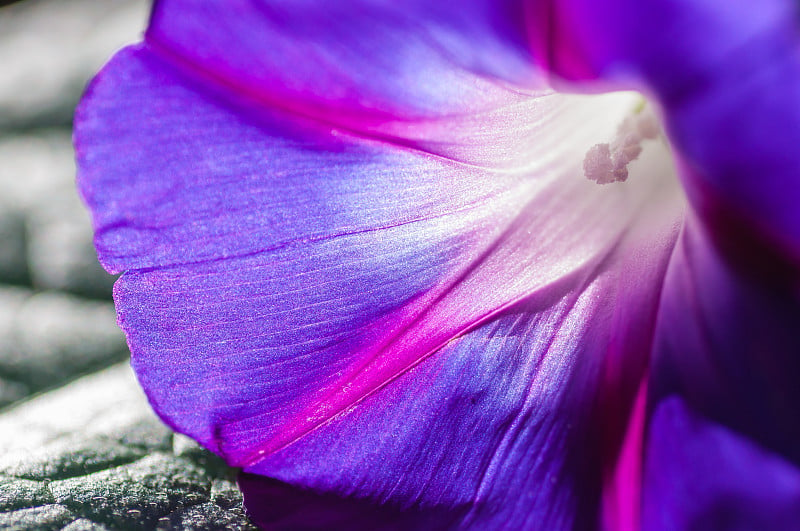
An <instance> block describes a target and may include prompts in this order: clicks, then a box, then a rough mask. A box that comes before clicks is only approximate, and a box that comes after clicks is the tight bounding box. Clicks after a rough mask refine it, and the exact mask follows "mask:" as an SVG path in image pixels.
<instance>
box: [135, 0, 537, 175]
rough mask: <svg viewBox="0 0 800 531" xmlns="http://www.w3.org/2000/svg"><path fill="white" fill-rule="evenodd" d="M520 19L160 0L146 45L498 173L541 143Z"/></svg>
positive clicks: (418, 6)
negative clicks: (532, 109)
mask: <svg viewBox="0 0 800 531" xmlns="http://www.w3.org/2000/svg"><path fill="white" fill-rule="evenodd" d="M521 12H522V7H521V6H520V5H519V3H518V2H517V1H516V0H502V1H494V0H471V1H469V2H460V3H458V4H452V3H440V2H428V1H426V0H413V1H411V2H404V3H403V5H402V7H400V6H399V5H398V4H397V3H396V2H390V1H372V0H352V1H341V2H325V1H307V0H306V1H302V2H292V1H288V2H286V1H284V2H263V1H257V0H234V1H226V2H201V3H198V2H190V1H186V0H161V1H160V2H157V3H156V6H155V8H154V12H153V18H152V22H151V25H150V28H149V29H148V32H147V35H146V42H147V43H148V46H149V47H151V48H152V49H154V50H156V51H157V52H158V53H159V54H160V55H161V56H162V57H168V58H170V60H172V61H174V62H175V63H179V64H180V65H182V67H183V68H185V69H187V70H191V71H193V72H194V73H195V74H196V75H199V76H200V77H205V78H207V79H211V80H213V81H214V82H215V83H219V84H222V85H224V86H226V87H228V88H230V89H233V90H234V91H235V92H238V93H240V94H246V95H247V96H248V97H250V98H251V99H253V100H256V101H259V102H261V103H262V104H265V105H266V106H269V107H272V108H282V109H288V110H291V111H292V113H294V114H298V115H305V116H310V117H312V118H313V119H314V120H317V121H322V122H325V123H328V124H330V125H331V126H332V127H336V128H338V129H341V130H348V131H353V132H356V133H358V134H360V135H366V136H370V137H377V138H384V139H385V138H388V139H391V140H392V141H393V142H399V143H402V144H406V145H411V146H414V147H418V148H421V149H424V150H426V151H430V152H433V153H437V154H441V155H445V156H447V157H448V158H454V159H457V160H462V161H466V162H470V163H473V164H478V165H492V166H497V165H500V164H502V165H508V164H510V163H513V162H519V161H523V162H524V161H525V160H526V156H527V148H528V147H529V145H530V144H531V136H532V135H534V136H535V138H534V139H533V140H534V141H538V139H539V137H538V135H537V133H536V126H537V124H536V123H535V122H531V121H530V120H528V118H530V107H531V106H535V105H536V102H535V101H534V100H533V99H532V98H531V96H532V95H535V94H536V92H527V91H522V90H520V88H519V87H520V86H521V84H524V85H525V86H529V87H533V86H534V84H536V82H537V81H538V86H539V87H540V88H541V87H542V83H541V79H537V77H536V73H535V72H534V71H533V69H532V63H531V62H530V58H529V48H528V46H527V44H526V41H525V34H524V28H523V18H522V17H521V16H518V13H521ZM507 81H511V82H512V83H514V85H510V84H508V83H507ZM454 117H458V118H459V119H458V120H457V121H456V120H453V118H454ZM501 124H502V127H497V125H501Z"/></svg>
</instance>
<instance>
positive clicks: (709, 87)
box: [532, 0, 800, 278]
mask: <svg viewBox="0 0 800 531" xmlns="http://www.w3.org/2000/svg"><path fill="white" fill-rule="evenodd" d="M534 5H535V6H540V7H537V9H538V10H539V11H541V13H545V14H546V15H547V16H539V17H538V18H534V19H532V21H533V30H532V32H533V35H534V38H533V40H532V44H533V46H534V50H535V53H534V55H535V56H536V57H537V60H538V61H539V62H540V63H542V64H544V65H545V66H546V67H547V68H548V69H549V71H550V72H551V74H552V75H553V76H554V83H556V84H560V85H562V86H563V85H565V83H564V80H567V81H570V82H576V81H577V82H584V83H585V82H595V84H596V83H597V82H600V85H599V87H594V89H595V90H598V89H602V88H608V87H609V86H611V87H621V86H622V87H628V88H631V87H636V88H638V89H640V90H642V91H644V92H646V93H648V94H650V95H651V96H652V97H653V98H654V99H656V100H658V101H659V102H660V104H661V106H662V109H663V112H664V117H665V121H666V125H667V130H668V133H669V135H670V139H671V141H672V143H673V146H674V147H675V149H676V151H677V152H678V153H679V156H680V157H681V158H682V159H683V160H684V162H685V164H686V171H685V172H684V184H685V186H686V188H687V194H688V195H689V198H690V200H691V201H692V204H693V206H694V207H695V209H696V211H697V212H698V213H700V215H701V217H702V219H703V220H704V222H705V223H706V224H707V226H708V227H709V228H710V229H711V230H712V231H713V232H714V238H715V240H717V245H720V246H721V247H722V248H726V249H728V248H731V247H734V248H736V247H739V248H741V247H742V242H741V241H740V237H739V235H738V234H736V232H738V231H736V230H731V226H734V227H747V228H748V231H749V232H750V233H751V235H752V240H753V241H754V242H755V243H756V244H757V246H758V247H759V250H762V249H763V250H766V251H767V252H769V253H770V254H772V255H775V258H776V259H777V260H782V261H784V262H788V265H787V267H790V268H793V269H794V270H795V273H794V274H795V278H797V273H796V270H797V269H798V267H800V209H798V208H797V204H798V201H800V180H798V179H800V177H798V176H800V151H798V150H797V149H796V145H797V142H798V133H797V132H798V131H800V103H798V102H800V31H799V30H800V23H799V22H798V21H800V7H798V4H797V2H795V1H793V0H767V1H764V2H760V3H759V4H758V8H757V9H755V8H754V6H753V4H752V2H748V1H746V0H736V1H732V2H718V1H716V0H677V1H676V0H658V1H655V2H638V1H636V0H603V1H594V0H562V1H559V2H549V1H547V0H542V1H540V2H534ZM559 78H560V79H561V81H559V80H558V79H559ZM568 88H571V89H572V90H576V89H577V90H581V91H586V90H590V89H591V88H592V86H591V83H590V84H588V85H583V84H578V85H574V84H573V85H571V87H568ZM739 255H741V252H740V251H739V250H736V251H735V252H734V254H733V255H732V256H731V258H733V259H739V258H741V257H740V256H739Z"/></svg>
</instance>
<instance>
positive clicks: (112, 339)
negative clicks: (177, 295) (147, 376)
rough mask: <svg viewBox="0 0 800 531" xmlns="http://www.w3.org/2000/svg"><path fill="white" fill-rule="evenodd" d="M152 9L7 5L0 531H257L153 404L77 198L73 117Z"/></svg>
mask: <svg viewBox="0 0 800 531" xmlns="http://www.w3.org/2000/svg"><path fill="white" fill-rule="evenodd" d="M148 11H149V2H146V1H144V0H22V1H16V2H0V529H20V530H23V529H37V530H39V529H65V530H66V529H68V530H71V531H78V530H84V529H87V530H88V529H92V530H104V529H109V530H110V529H248V528H251V526H250V524H249V523H248V521H247V519H246V517H245V515H244V513H243V511H242V509H241V497H240V495H239V492H238V489H237V488H236V486H235V481H234V478H235V471H232V470H230V469H228V468H227V467H225V466H224V464H223V463H222V462H221V461H220V460H218V459H216V458H215V457H214V456H212V455H210V454H209V453H208V452H205V451H204V450H201V449H200V448H198V447H197V446H196V445H195V444H194V443H193V442H191V441H190V440H188V439H186V438H185V437H182V436H178V435H175V434H173V433H171V432H170V431H169V430H168V429H167V428H166V427H164V426H163V425H162V424H161V423H160V422H159V421H158V419H156V418H155V416H154V415H153V413H152V412H151V411H150V409H149V407H148V406H147V403H146V399H145V398H144V397H143V396H142V394H141V391H140V390H139V388H138V386H137V385H136V383H135V379H134V377H133V374H132V372H131V370H130V368H129V365H128V361H127V360H128V351H127V348H126V346H125V340H124V338H123V336H122V334H121V332H120V331H119V330H118V328H117V326H116V318H115V314H114V308H113V303H112V302H111V289H112V285H113V281H114V278H113V277H111V276H110V275H108V274H106V273H105V272H104V271H103V270H102V268H101V267H100V266H99V264H98V263H97V259H96V256H95V252H94V248H93V246H92V234H91V226H90V222H89V217H88V214H87V212H86V210H85V209H84V208H83V205H82V204H81V202H80V199H79V198H78V196H77V193H76V191H75V184H74V180H75V166H74V161H73V152H72V144H71V128H72V115H73V111H74V108H75V105H76V104H77V102H78V100H79V99H80V95H81V93H82V91H83V90H84V88H85V86H86V83H87V82H88V80H89V79H91V77H92V76H93V75H94V73H95V72H96V71H97V70H98V69H99V68H100V67H101V66H102V65H103V63H104V62H105V61H106V60H107V59H108V58H109V57H110V56H111V55H112V54H113V53H114V51H116V50H118V49H119V48H120V47H122V46H124V45H125V44H127V43H131V42H135V41H137V40H139V39H140V37H141V33H142V31H143V29H144V26H145V24H146V21H147V15H148Z"/></svg>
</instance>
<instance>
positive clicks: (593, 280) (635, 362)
mask: <svg viewBox="0 0 800 531" xmlns="http://www.w3.org/2000/svg"><path fill="white" fill-rule="evenodd" d="M652 229H653V227H652V226H650V227H648V230H647V231H646V232H648V233H649V235H650V236H651V237H653V238H654V239H655V241H657V240H658V239H659V236H660V237H661V238H663V240H662V242H661V244H654V243H653V242H650V243H652V244H653V245H654V246H655V248H652V247H651V248H645V246H646V245H648V244H646V243H645V241H646V240H644V239H642V236H643V233H638V234H637V235H636V236H635V237H634V236H632V237H631V239H630V240H626V241H625V242H623V243H622V244H621V245H620V247H619V248H618V250H617V251H616V252H615V253H613V254H612V255H611V256H609V258H608V260H607V261H606V262H605V263H604V264H602V265H600V266H599V267H598V269H597V270H596V271H594V272H593V273H592V274H591V275H589V276H588V277H585V278H584V280H583V281H582V283H580V284H578V285H572V286H553V287H552V289H550V290H548V291H547V292H543V293H537V294H532V295H531V296H530V297H528V298H527V299H526V300H524V301H521V302H520V303H518V304H517V305H515V306H514V307H512V308H509V309H508V310H506V311H504V312H502V313H501V314H499V315H497V316H496V317H494V318H493V319H491V320H490V321H488V322H486V323H484V324H483V325H481V326H480V327H479V328H477V329H475V330H473V331H471V332H468V333H466V334H464V335H463V336H461V337H459V338H457V339H454V340H453V341H451V342H450V343H449V344H448V345H447V346H445V347H444V348H443V349H442V350H440V351H439V352H437V353H436V354H435V355H434V356H431V357H430V358H428V359H426V360H424V361H423V362H421V363H420V364H418V365H417V366H415V367H414V368H412V369H410V370H409V371H407V372H406V373H404V374H402V375H401V376H400V377H398V378H397V379H396V380H394V381H392V382H391V383H389V384H388V385H387V386H386V387H384V388H383V389H382V390H381V391H380V393H375V394H373V395H371V396H368V397H366V398H365V399H364V400H363V401H361V402H359V403H358V404H356V405H355V406H354V407H352V408H351V409H349V410H347V411H345V412H343V413H342V414H341V415H339V416H337V417H335V418H333V419H332V420H331V421H330V422H328V423H326V424H324V425H321V426H320V427H319V428H318V429H316V430H314V431H313V432H310V433H308V434H307V435H306V436H305V437H304V438H302V439H301V440H298V441H297V442H296V443H294V444H293V445H291V446H288V447H287V448H285V449H283V450H280V451H277V452H275V453H273V454H272V455H269V456H265V458H264V459H263V460H262V461H261V462H260V463H257V464H255V465H253V466H251V467H248V468H247V470H248V471H250V472H256V473H259V474H263V475H266V476H269V477H272V478H277V479H279V480H281V481H283V482H285V483H286V484H289V485H294V486H295V487H303V488H304V489H306V492H307V493H308V496H309V497H312V495H314V494H315V495H317V496H324V497H325V498H326V499H330V497H334V496H338V498H340V499H341V500H342V501H343V505H342V507H344V508H346V507H348V506H351V505H354V506H356V507H358V506H360V505H359V504H363V505H365V506H367V507H372V511H373V512H374V513H375V514H374V518H375V519H374V520H372V519H369V520H367V521H361V520H359V521H358V525H361V526H363V527H362V528H364V529H370V528H375V529H383V528H387V529H391V528H392V527H391V521H389V522H387V521H386V520H385V518H384V516H385V513H381V512H380V511H379V510H378V509H379V508H381V507H382V508H383V510H384V511H388V513H389V514H397V515H399V517H402V518H408V519H410V521H411V522H414V526H415V528H416V526H419V527H420V528H422V529H425V528H434V529H435V528H442V527H438V526H439V525H442V526H444V525H445V524H443V522H446V525H447V526H448V527H451V526H452V527H455V526H456V525H457V526H460V528H468V529H496V528H502V527H507V528H510V529H539V528H540V529H574V528H593V527H595V526H596V524H597V520H598V518H599V514H598V511H599V509H598V503H599V498H600V489H601V485H602V483H603V481H604V478H605V477H606V476H607V475H608V474H609V473H611V472H612V470H610V468H611V467H612V466H613V463H614V460H615V459H616V451H617V449H618V447H619V442H620V441H619V440H618V437H619V432H618V428H619V426H620V424H621V423H622V424H624V421H625V419H626V417H627V414H628V410H629V403H630V401H631V395H632V394H633V393H634V392H635V391H636V385H637V384H638V382H639V379H640V378H641V376H642V373H643V370H644V367H645V364H646V352H647V348H648V346H649V344H650V341H651V339H652V326H653V322H654V317H655V311H656V307H657V303H658V286H659V284H660V281H661V278H662V277H661V275H662V274H663V271H664V268H665V267H666V263H667V259H668V256H669V250H670V245H669V242H670V241H671V239H672V237H674V232H673V231H670V230H666V228H663V227H662V231H663V232H662V233H661V234H660V235H659V234H658V233H656V232H655V231H653V230H652ZM620 395H622V396H623V397H625V398H626V399H621V397H620ZM254 429H256V428H254ZM242 488H243V489H244V492H245V496H246V499H247V504H248V508H249V510H250V511H251V513H252V514H253V515H254V517H255V518H257V519H258V518H259V515H262V516H261V518H263V519H261V520H257V521H259V522H260V523H261V524H262V525H265V526H267V527H268V526H269V525H270V524H271V523H273V522H274V521H281V520H280V519H278V518H279V517H278V515H276V512H279V511H276V510H275V509H273V508H272V507H273V505H272V504H273V503H274V501H273V500H272V499H271V498H270V497H263V498H260V499H259V495H260V491H259V489H260V487H259V486H258V483H256V484H255V485H254V484H252V483H244V484H242ZM250 489H252V490H250ZM314 517H315V515H314V514H311V513H309V514H303V513H302V512H300V514H297V513H295V512H292V514H291V515H287V514H280V518H292V520H291V521H292V522H298V521H301V522H302V521H304V518H305V519H308V518H311V519H313V518H314ZM273 519H276V520H273ZM353 525H355V524H353ZM384 526H385V527H384ZM426 526H430V527H426ZM278 528H280V527H278Z"/></svg>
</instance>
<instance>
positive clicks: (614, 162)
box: [583, 105, 661, 184]
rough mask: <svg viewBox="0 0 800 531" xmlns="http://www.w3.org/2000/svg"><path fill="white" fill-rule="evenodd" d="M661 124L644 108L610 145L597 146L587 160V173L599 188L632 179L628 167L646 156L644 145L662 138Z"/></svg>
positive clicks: (625, 121)
mask: <svg viewBox="0 0 800 531" xmlns="http://www.w3.org/2000/svg"><path fill="white" fill-rule="evenodd" d="M660 132H661V131H660V128H659V126H658V120H656V117H655V116H654V115H653V113H652V112H649V110H645V106H644V105H640V106H639V107H638V108H637V109H636V110H635V111H634V113H633V114H632V115H631V116H628V117H627V118H625V120H624V121H623V122H622V123H621V124H620V126H619V128H618V129H617V134H616V136H615V137H614V140H613V141H612V142H611V143H610V144H607V143H603V144H595V145H594V146H592V147H591V148H589V151H587V152H586V156H585V157H584V159H583V173H584V175H586V178H587V179H589V180H590V181H594V182H596V183H597V184H609V183H615V182H624V181H626V180H627V179H628V164H630V163H631V162H633V161H634V160H636V158H637V157H638V156H639V154H640V153H641V152H642V143H643V142H644V141H645V140H653V139H655V138H657V137H658V136H659V134H660Z"/></svg>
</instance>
